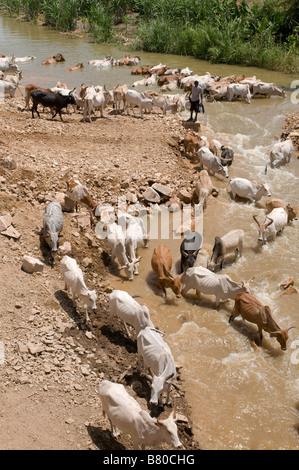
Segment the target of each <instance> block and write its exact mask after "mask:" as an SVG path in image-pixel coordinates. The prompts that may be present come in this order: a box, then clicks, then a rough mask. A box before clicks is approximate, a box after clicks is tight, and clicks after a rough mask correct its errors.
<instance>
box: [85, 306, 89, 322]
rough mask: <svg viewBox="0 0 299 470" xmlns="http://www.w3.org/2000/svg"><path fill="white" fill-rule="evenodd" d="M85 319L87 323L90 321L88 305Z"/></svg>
mask: <svg viewBox="0 0 299 470" xmlns="http://www.w3.org/2000/svg"><path fill="white" fill-rule="evenodd" d="M85 321H86V323H90V318H89V315H88V310H87V307H86V309H85Z"/></svg>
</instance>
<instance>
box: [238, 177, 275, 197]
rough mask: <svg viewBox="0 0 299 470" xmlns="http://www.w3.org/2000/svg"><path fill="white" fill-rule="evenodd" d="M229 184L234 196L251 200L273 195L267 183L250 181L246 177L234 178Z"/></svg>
mask: <svg viewBox="0 0 299 470" xmlns="http://www.w3.org/2000/svg"><path fill="white" fill-rule="evenodd" d="M229 185H230V187H231V192H232V196H233V198H235V197H236V195H237V196H239V197H241V198H245V199H249V200H250V201H251V202H256V201H259V200H260V199H261V198H262V197H263V196H271V193H270V188H269V186H268V184H267V183H263V182H260V183H259V182H257V181H249V180H248V179H246V178H233V179H232V180H230V182H229Z"/></svg>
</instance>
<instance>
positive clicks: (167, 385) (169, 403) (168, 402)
mask: <svg viewBox="0 0 299 470" xmlns="http://www.w3.org/2000/svg"><path fill="white" fill-rule="evenodd" d="M170 388H171V387H170V384H169V383H166V384H165V390H166V393H167V396H166V404H167V406H172V403H171V399H170Z"/></svg>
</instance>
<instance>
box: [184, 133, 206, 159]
mask: <svg viewBox="0 0 299 470" xmlns="http://www.w3.org/2000/svg"><path fill="white" fill-rule="evenodd" d="M200 147H202V145H201V144H200V139H199V137H197V136H196V135H194V134H191V132H187V133H186V134H185V137H184V150H185V153H186V154H188V155H190V156H191V158H192V159H193V158H195V157H196V156H197V152H198V150H199V149H200Z"/></svg>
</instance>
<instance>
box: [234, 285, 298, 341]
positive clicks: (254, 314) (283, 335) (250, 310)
mask: <svg viewBox="0 0 299 470" xmlns="http://www.w3.org/2000/svg"><path fill="white" fill-rule="evenodd" d="M239 315H241V316H242V318H243V319H244V320H247V321H249V322H251V323H255V324H256V325H257V326H258V336H259V339H260V343H261V342H262V339H263V330H265V331H267V332H268V333H270V337H275V338H276V339H277V341H278V342H279V344H280V347H281V349H282V350H286V349H287V340H288V337H289V335H288V331H289V330H290V329H291V328H295V327H294V326H291V327H290V328H288V329H287V330H282V329H281V328H280V327H279V326H278V325H277V323H276V322H275V320H274V319H273V317H272V314H271V310H270V308H269V307H268V306H267V305H265V306H264V305H263V304H262V303H261V302H260V301H259V300H257V299H256V298H255V297H253V296H252V295H251V294H248V293H244V292H243V293H240V294H238V295H237V296H236V298H235V306H234V309H233V313H232V314H231V316H230V318H229V322H231V321H233V320H234V319H235V318H236V317H238V316H239Z"/></svg>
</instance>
